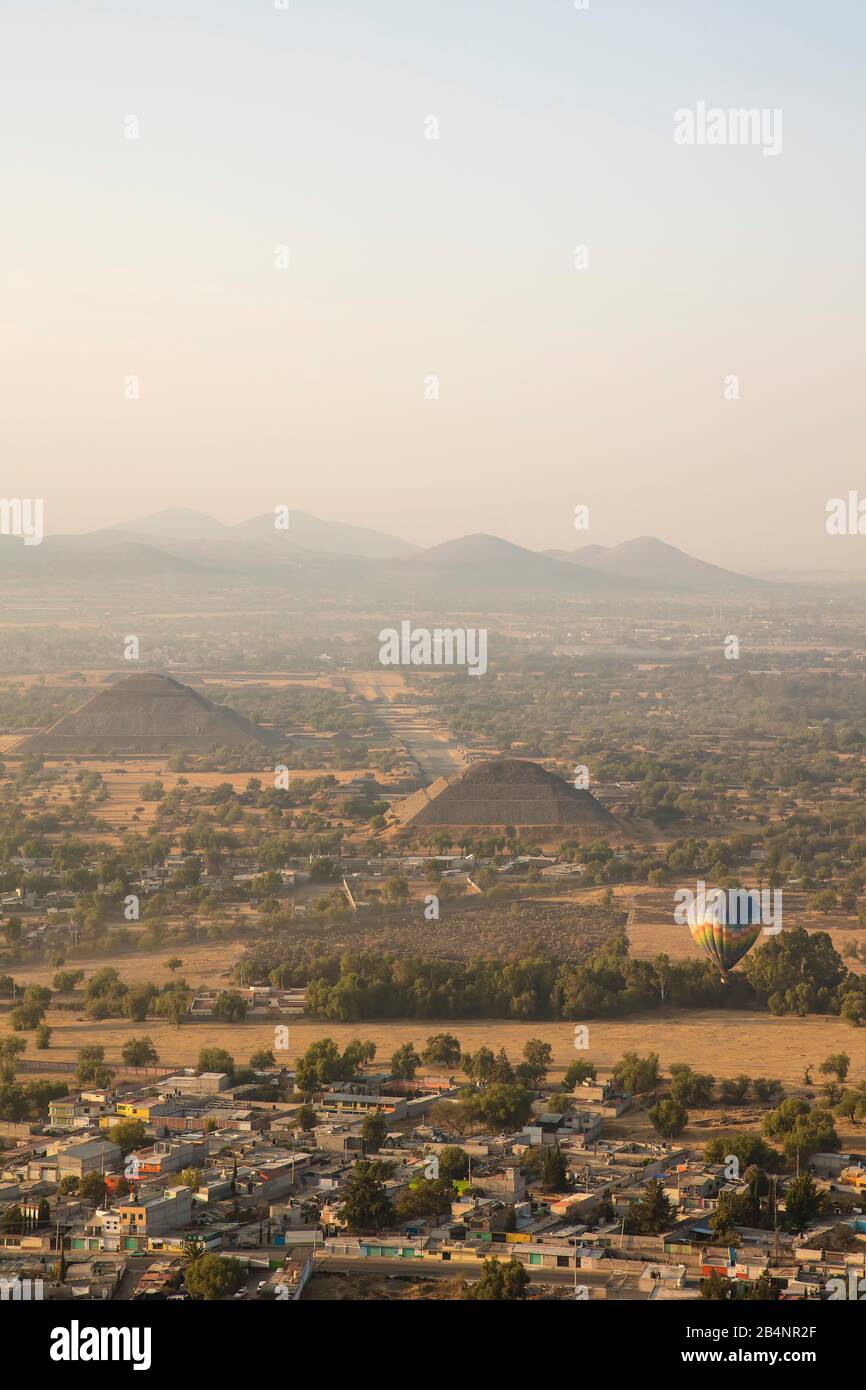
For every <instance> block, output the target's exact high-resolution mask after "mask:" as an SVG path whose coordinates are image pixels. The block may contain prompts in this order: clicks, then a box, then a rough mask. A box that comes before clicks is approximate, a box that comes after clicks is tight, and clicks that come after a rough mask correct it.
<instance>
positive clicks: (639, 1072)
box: [613, 1052, 659, 1095]
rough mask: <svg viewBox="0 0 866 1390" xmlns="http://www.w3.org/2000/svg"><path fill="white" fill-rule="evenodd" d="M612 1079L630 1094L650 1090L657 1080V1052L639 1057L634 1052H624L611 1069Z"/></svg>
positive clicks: (656, 1083) (638, 1093)
mask: <svg viewBox="0 0 866 1390" xmlns="http://www.w3.org/2000/svg"><path fill="white" fill-rule="evenodd" d="M613 1079H614V1081H616V1083H617V1085H619V1086H621V1087H622V1089H623V1090H624V1091H629V1092H630V1093H631V1094H632V1095H640V1094H641V1093H642V1092H644V1091H651V1090H652V1089H653V1087H654V1086H657V1085H658V1081H659V1059H658V1053H657V1052H650V1053H648V1054H647V1056H646V1057H639V1056H638V1054H637V1053H636V1052H626V1053H625V1055H624V1056H623V1057H622V1059H621V1060H620V1061H619V1062H617V1064H616V1066H615V1067H614V1069H613Z"/></svg>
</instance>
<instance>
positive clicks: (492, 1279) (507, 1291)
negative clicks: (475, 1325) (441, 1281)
mask: <svg viewBox="0 0 866 1390" xmlns="http://www.w3.org/2000/svg"><path fill="white" fill-rule="evenodd" d="M528 1287H529V1275H528V1273H527V1272H526V1270H525V1268H524V1267H523V1265H522V1264H521V1263H520V1261H519V1260H517V1259H513V1258H512V1259H511V1260H509V1261H508V1263H507V1264H505V1262H504V1261H502V1260H496V1259H488V1260H485V1261H484V1263H483V1265H482V1266H481V1274H480V1276H479V1278H478V1280H477V1281H476V1283H474V1284H470V1285H466V1286H464V1289H463V1293H462V1295H461V1296H462V1297H463V1298H465V1299H471V1300H472V1301H473V1302H476V1303H506V1302H510V1303H513V1302H516V1301H517V1300H518V1299H524V1298H526V1290H527V1289H528Z"/></svg>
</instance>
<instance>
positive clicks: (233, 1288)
mask: <svg viewBox="0 0 866 1390" xmlns="http://www.w3.org/2000/svg"><path fill="white" fill-rule="evenodd" d="M245 1279H246V1274H245V1272H244V1268H243V1265H241V1263H240V1261H239V1260H233V1259H230V1258H227V1257H225V1256H223V1255H199V1257H198V1258H197V1259H194V1260H190V1262H189V1264H188V1265H187V1266H186V1270H185V1272H184V1282H185V1284H186V1287H187V1292H188V1293H190V1294H191V1295H192V1297H193V1298H196V1299H204V1300H205V1301H206V1302H208V1303H212V1302H214V1301H215V1300H216V1299H220V1298H229V1297H230V1296H231V1295H232V1294H233V1293H237V1291H238V1289H239V1288H240V1287H241V1285H242V1284H243V1283H244V1280H245Z"/></svg>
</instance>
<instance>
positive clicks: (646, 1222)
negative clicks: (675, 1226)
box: [633, 1178, 673, 1236]
mask: <svg viewBox="0 0 866 1390" xmlns="http://www.w3.org/2000/svg"><path fill="white" fill-rule="evenodd" d="M633 1216H634V1219H635V1221H636V1222H637V1227H638V1230H639V1231H640V1232H641V1234H642V1235H648V1236H657V1235H659V1234H660V1233H661V1232H662V1231H664V1230H666V1229H667V1227H668V1226H670V1224H671V1222H672V1220H673V1208H672V1206H671V1204H670V1199H669V1198H668V1196H667V1193H666V1192H665V1190H664V1188H663V1187H662V1185H661V1183H660V1182H659V1181H658V1179H657V1178H651V1179H650V1181H649V1182H648V1183H646V1184H645V1185H644V1189H643V1192H642V1193H641V1198H640V1201H639V1202H638V1203H637V1205H636V1206H635V1208H634V1210H633Z"/></svg>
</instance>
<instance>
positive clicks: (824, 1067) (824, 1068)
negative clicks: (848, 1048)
mask: <svg viewBox="0 0 866 1390" xmlns="http://www.w3.org/2000/svg"><path fill="white" fill-rule="evenodd" d="M850 1066H851V1058H850V1057H849V1056H848V1053H847V1052H831V1053H830V1056H829V1057H828V1058H826V1060H825V1061H823V1062H822V1063H821V1065H820V1067H819V1068H818V1070H819V1071H820V1073H821V1075H822V1076H835V1078H836V1080H837V1081H838V1082H839V1083H840V1084H841V1083H842V1082H844V1081H845V1079H846V1077H847V1076H848V1068H849V1067H850Z"/></svg>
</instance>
